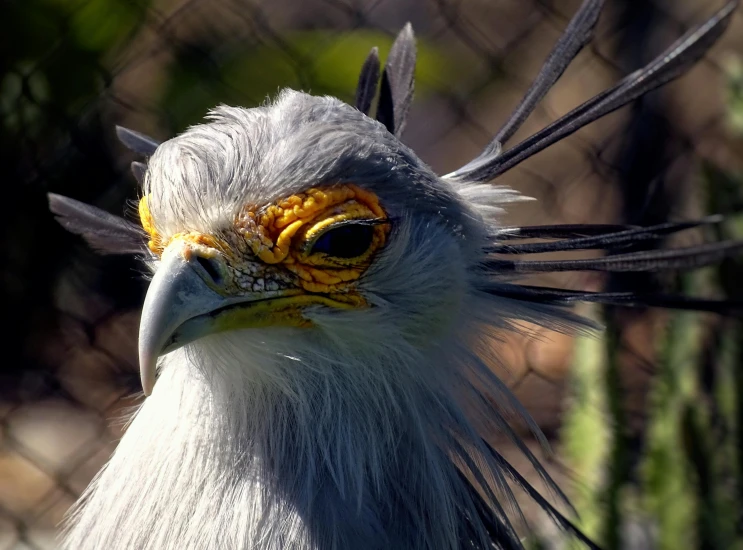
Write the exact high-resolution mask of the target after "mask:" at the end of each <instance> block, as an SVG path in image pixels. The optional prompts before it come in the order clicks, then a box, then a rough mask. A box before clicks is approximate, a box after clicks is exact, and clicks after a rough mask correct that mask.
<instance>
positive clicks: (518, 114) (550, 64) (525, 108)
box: [452, 0, 604, 177]
mask: <svg viewBox="0 0 743 550" xmlns="http://www.w3.org/2000/svg"><path fill="white" fill-rule="evenodd" d="M603 4H604V0H585V2H583V4H582V5H581V7H580V9H579V10H578V12H577V13H576V14H575V15H574V16H573V18H572V19H571V20H570V23H569V24H568V26H567V28H566V29H565V32H564V33H563V34H562V36H561V37H560V39H559V40H558V41H557V43H556V44H555V46H554V47H553V48H552V51H551V52H550V53H549V55H548V56H547V59H546V61H545V62H544V65H542V68H541V69H540V71H539V74H538V75H537V77H536V78H535V79H534V82H533V83H532V85H531V86H530V87H529V90H528V91H527V92H526V94H525V95H524V97H523V98H522V99H521V101H520V102H519V105H518V106H517V107H516V109H514V111H513V113H511V116H509V117H508V120H507V121H506V123H505V124H504V125H503V127H501V129H500V130H499V131H498V133H497V134H495V137H494V138H493V139H492V141H491V142H490V143H489V144H488V145H487V147H485V149H484V150H483V151H482V153H480V154H479V155H478V156H477V157H476V158H475V159H473V160H472V161H470V162H468V163H467V164H466V165H464V166H462V168H460V169H459V170H457V171H456V172H454V173H453V174H452V177H466V175H467V174H469V173H470V172H474V171H476V170H478V169H480V168H482V167H484V166H485V165H486V164H488V163H490V162H492V161H494V160H495V158H496V157H497V156H498V155H500V152H501V148H502V145H503V144H504V143H506V142H507V141H508V140H509V138H510V137H511V136H513V134H515V133H516V131H517V130H518V129H519V128H520V127H521V125H522V124H523V123H524V122H525V121H526V119H527V118H529V115H531V113H532V112H533V111H534V109H535V108H536V106H537V105H538V104H539V102H540V101H541V100H542V98H543V97H544V96H545V95H546V94H547V92H548V91H549V90H550V89H551V88H552V86H554V84H555V82H557V80H558V79H559V78H560V77H561V76H562V74H563V73H564V72H565V69H567V68H568V65H570V63H571V62H572V61H573V59H575V56H576V55H578V53H579V52H580V51H581V50H582V49H583V48H584V47H585V46H586V44H588V43H589V42H590V41H591V38H593V29H594V27H595V26H596V22H597V21H598V19H599V14H600V13H601V8H602V7H603Z"/></svg>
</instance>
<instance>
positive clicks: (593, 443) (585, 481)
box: [561, 308, 612, 548]
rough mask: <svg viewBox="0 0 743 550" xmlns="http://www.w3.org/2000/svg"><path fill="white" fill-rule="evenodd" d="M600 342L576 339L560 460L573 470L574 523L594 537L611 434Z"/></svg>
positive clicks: (600, 528)
mask: <svg viewBox="0 0 743 550" xmlns="http://www.w3.org/2000/svg"><path fill="white" fill-rule="evenodd" d="M597 313H598V311H597V309H596V308H591V313H590V314H589V315H587V316H589V317H594V318H595V317H596V316H597ZM605 342H606V340H605V336H604V335H602V336H600V337H593V336H580V337H578V338H577V339H576V342H575V349H574V358H573V367H572V370H571V378H570V389H571V391H570V395H571V403H570V408H569V410H568V413H567V414H566V416H565V420H564V424H563V429H562V433H561V436H562V443H563V452H564V455H565V460H566V462H567V463H568V464H569V466H570V468H571V469H572V470H574V471H575V472H576V473H577V474H578V475H577V477H578V482H577V483H576V486H575V491H574V495H575V496H574V499H573V505H574V506H575V508H576V509H577V510H578V514H579V515H580V522H579V525H580V527H581V528H582V529H583V531H584V532H585V533H586V534H587V535H588V536H589V537H591V538H592V539H595V540H600V539H601V538H603V537H602V535H603V532H602V531H603V525H602V518H603V517H605V502H604V501H603V496H602V495H603V494H604V490H605V488H606V462H607V458H608V456H609V453H610V448H611V438H612V434H611V427H610V424H609V421H610V418H609V416H608V413H609V411H608V396H607V392H606V376H607V368H608V358H607V356H606V345H605ZM576 548H578V546H576Z"/></svg>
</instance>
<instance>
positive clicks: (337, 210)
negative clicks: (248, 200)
mask: <svg viewBox="0 0 743 550" xmlns="http://www.w3.org/2000/svg"><path fill="white" fill-rule="evenodd" d="M139 216H140V220H141V223H142V227H143V228H144V230H145V231H146V232H147V233H148V234H149V236H150V240H149V243H148V246H149V248H150V250H151V251H152V252H153V253H154V254H155V255H157V256H160V255H162V252H163V250H164V249H165V248H166V247H167V246H168V245H170V244H171V243H172V242H173V241H175V240H176V239H179V240H182V241H185V242H186V243H187V244H188V245H189V246H187V247H184V254H188V255H190V254H193V253H196V254H198V255H201V256H203V257H205V258H219V259H221V260H223V261H224V264H225V268H226V269H225V271H226V273H225V274H224V275H227V278H228V279H231V284H229V285H228V286H234V287H236V288H234V289H232V291H239V290H242V291H272V290H284V289H287V288H292V287H293V288H297V287H299V288H301V289H303V290H305V291H307V292H311V293H322V294H332V295H333V296H334V298H336V299H337V298H339V297H340V295H345V296H344V299H345V300H346V301H350V302H357V301H359V300H360V297H358V296H357V295H355V293H354V292H353V288H352V286H351V285H350V283H352V282H353V281H355V280H357V279H358V278H359V277H360V276H361V275H362V274H363V272H364V271H365V270H366V269H367V268H368V266H369V264H370V262H371V259H372V257H373V256H374V254H375V253H376V252H377V251H379V250H380V249H381V248H382V247H383V246H384V244H385V242H386V240H387V235H388V232H389V224H388V223H380V224H376V225H374V226H373V236H372V240H371V243H370V245H369V247H368V248H367V250H366V251H365V252H364V253H363V254H361V255H360V256H358V257H355V258H336V257H332V256H329V255H327V254H325V253H323V252H313V251H312V245H313V243H314V242H315V241H316V240H317V239H318V238H319V237H320V236H321V235H322V234H323V233H324V232H325V231H328V230H332V229H333V227H335V226H337V224H339V223H342V222H348V221H349V220H354V219H359V220H365V221H370V220H374V221H385V220H387V214H386V212H385V211H384V209H383V208H382V207H381V205H380V203H379V199H378V198H377V197H376V196H375V195H374V194H373V193H370V192H368V191H365V190H364V189H361V188H360V187H358V186H356V185H353V184H342V185H336V186H331V187H324V188H311V189H308V190H307V191H305V192H303V193H299V194H297V195H293V196H291V197H287V198H285V199H283V200H281V201H278V202H277V203H275V204H271V205H268V206H264V207H262V208H256V207H255V206H252V205H246V206H245V207H243V208H242V209H241V211H240V212H239V213H238V214H237V216H236V217H235V220H234V223H233V225H232V227H229V228H226V229H225V230H223V231H221V232H220V233H219V234H218V235H213V234H202V233H177V234H175V235H173V236H172V237H170V238H169V239H167V241H166V240H164V239H163V238H161V236H160V235H159V234H158V232H157V230H156V229H155V223H154V220H153V219H152V214H151V213H150V209H149V206H148V198H147V197H143V198H142V199H141V200H140V202H139ZM187 259H188V258H187Z"/></svg>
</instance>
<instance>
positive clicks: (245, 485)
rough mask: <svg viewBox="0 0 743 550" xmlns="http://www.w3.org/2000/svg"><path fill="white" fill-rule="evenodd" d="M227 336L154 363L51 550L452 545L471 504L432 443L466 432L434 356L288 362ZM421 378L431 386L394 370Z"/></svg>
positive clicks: (262, 340)
mask: <svg viewBox="0 0 743 550" xmlns="http://www.w3.org/2000/svg"><path fill="white" fill-rule="evenodd" d="M240 334H241V333H235V334H234V335H231V336H229V337H226V336H225V335H222V336H220V337H219V338H207V339H205V340H204V341H203V343H200V344H199V347H198V348H197V347H194V346H192V347H187V348H184V349H181V350H178V351H176V352H173V353H171V354H170V355H169V356H167V357H166V358H165V361H164V362H163V363H164V365H163V368H162V372H161V375H160V379H159V381H158V383H157V386H156V388H155V392H154V393H153V395H152V396H151V397H150V398H148V399H147V401H146V402H145V404H144V405H143V406H142V407H141V409H140V410H139V411H138V413H137V414H136V416H135V418H134V420H133V421H132V423H131V425H130V427H129V429H128V431H127V433H126V435H125V437H124V438H123V440H122V441H121V443H120V445H119V447H118V449H117V451H116V452H115V454H114V456H113V458H112V460H111V461H110V463H109V464H108V465H107V467H106V468H105V470H104V471H103V472H102V473H101V474H100V475H99V477H98V478H97V480H96V481H95V482H94V484H93V485H92V486H91V488H90V489H89V491H88V493H87V494H86V497H85V499H84V501H83V503H82V504H81V506H80V507H79V508H78V510H77V511H76V513H75V516H74V518H73V520H72V523H71V527H70V529H69V532H68V534H67V537H66V539H65V541H64V548H67V549H70V550H71V549H75V550H85V549H91V550H92V549H101V548H106V549H110V550H124V549H126V550H131V549H133V548H136V549H139V550H167V549H187V550H188V549H194V550H196V549H239V550H243V549H256V550H274V549H275V550H279V549H289V550H305V549H307V550H309V549H316V548H321V549H323V550H326V549H339V550H340V549H346V548H359V549H364V550H366V549H377V548H379V549H382V548H406V549H416V548H421V549H422V548H428V549H437V548H441V549H444V548H457V547H458V544H459V542H458V541H459V538H460V537H461V534H462V532H461V530H462V528H463V527H462V526H461V525H460V523H461V522H462V518H461V509H462V507H465V508H466V507H467V506H469V504H467V503H464V504H463V503H462V502H459V501H457V498H459V497H461V495H462V494H463V493H462V488H461V487H460V485H461V480H460V478H459V477H458V473H457V470H456V468H455V467H454V466H453V464H452V461H451V456H450V454H454V453H452V452H451V451H444V450H442V449H447V448H448V444H449V443H450V440H451V439H452V431H456V432H457V433H458V435H457V436H456V437H462V436H464V437H467V436H468V434H466V433H465V432H467V431H469V430H471V428H470V426H469V423H468V422H467V421H466V420H465V419H464V418H463V417H462V416H461V415H462V413H461V412H460V410H459V407H458V406H457V404H456V403H455V402H454V394H455V393H456V387H454V386H452V382H453V383H454V384H456V381H452V380H449V382H448V387H447V388H446V389H445V391H440V390H441V387H442V386H441V384H442V382H443V381H442V380H441V379H437V378H438V376H439V374H440V373H442V372H445V371H446V372H451V369H450V368H446V369H444V368H443V365H440V364H439V363H440V361H442V360H443V361H447V358H446V357H442V356H441V353H437V354H432V355H431V356H429V357H423V356H421V355H419V353H418V352H417V351H415V350H414V349H413V348H412V347H409V348H408V349H407V350H406V349H405V346H402V345H400V342H395V343H394V344H393V345H392V346H391V349H392V348H394V349H395V350H396V352H395V356H394V357H391V356H390V355H389V354H388V355H384V356H377V357H373V356H372V355H370V354H365V353H364V350H357V352H354V353H351V354H348V355H345V356H342V357H340V358H335V359H334V360H330V359H329V358H328V357H325V356H321V355H319V356H315V357H313V356H303V357H301V358H300V357H297V356H294V355H287V354H286V353H277V352H273V351H271V350H272V349H273V350H275V349H277V348H276V347H274V346H273V345H272V342H271V341H267V339H268V338H270V337H271V336H266V335H259V336H257V337H256V339H255V340H254V341H252V342H250V343H246V342H245V340H244V338H245V336H244V335H243V336H240ZM240 338H242V339H243V340H240ZM276 342H281V343H282V344H284V345H285V343H286V342H287V339H286V335H282V336H280V337H277V340H276ZM246 345H247V346H248V347H250V351H249V353H248V354H247V355H246V354H245V351H246V350H245V348H246ZM306 346H307V342H303V343H301V344H300V345H299V346H298V348H302V347H306ZM318 348H319V349H328V348H327V346H326V345H323V346H319V347H318ZM401 348H402V351H401ZM341 355H344V354H341ZM365 355H366V357H365V360H360V359H359V357H364V356H365ZM207 356H208V357H211V358H212V360H211V363H210V364H209V365H204V364H202V357H207ZM246 356H252V357H254V358H256V357H257V361H256V365H260V366H256V365H248V366H247V368H246V365H245V364H239V365H238V364H236V363H237V357H246ZM436 356H437V357H438V359H436V360H434V359H433V357H436ZM214 357H218V358H220V360H219V361H218V363H219V364H218V365H217V366H216V367H215V365H214ZM298 360H301V362H298ZM365 361H366V363H365ZM241 362H242V363H244V360H242V361H241ZM369 363H371V364H369ZM207 367H208V368H207ZM421 369H425V370H427V371H428V372H430V377H429V378H428V381H425V380H424V381H423V382H421V377H420V376H412V375H411V376H407V374H406V373H413V372H418V373H419V372H420V370H421ZM329 370H332V371H333V372H332V375H330V372H329ZM375 373H376V374H375ZM380 373H381V375H380ZM421 383H425V384H430V385H427V386H426V387H419V385H420V384H421ZM462 390H463V391H467V390H466V388H464V386H463V387H462ZM460 397H461V395H460ZM452 428H453V429H452ZM470 435H471V434H470ZM488 477H490V476H488ZM458 496H459V497H458Z"/></svg>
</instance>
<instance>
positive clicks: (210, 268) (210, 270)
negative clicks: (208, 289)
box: [196, 256, 222, 284]
mask: <svg viewBox="0 0 743 550" xmlns="http://www.w3.org/2000/svg"><path fill="white" fill-rule="evenodd" d="M196 261H197V262H199V265H200V266H201V267H203V268H204V271H206V273H207V275H209V277H210V278H211V280H212V281H214V282H215V283H217V284H219V283H221V282H222V274H221V273H220V271H219V268H218V267H217V265H216V262H215V261H214V260H212V259H210V258H204V257H203V256H196Z"/></svg>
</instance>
